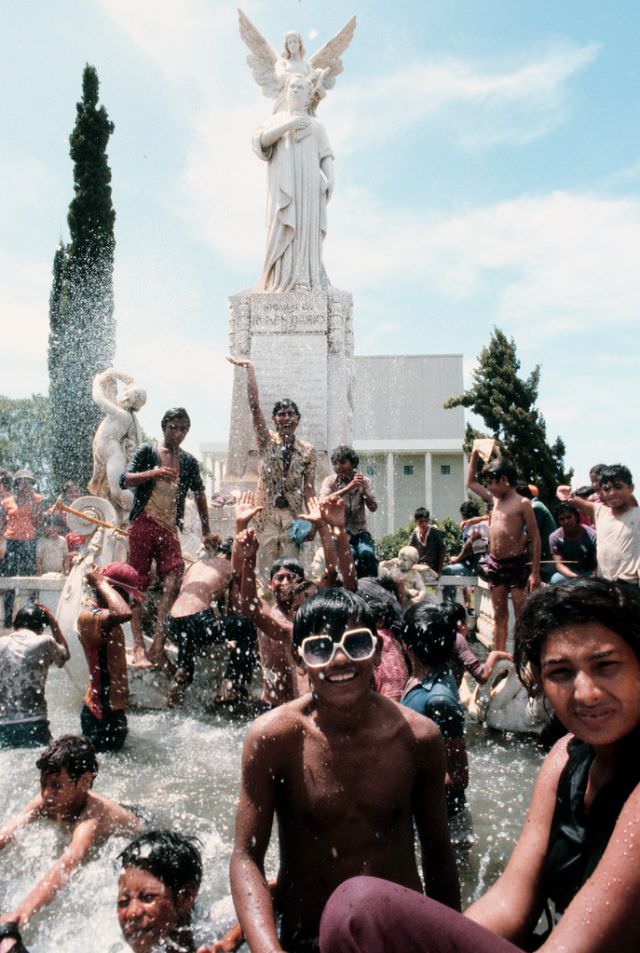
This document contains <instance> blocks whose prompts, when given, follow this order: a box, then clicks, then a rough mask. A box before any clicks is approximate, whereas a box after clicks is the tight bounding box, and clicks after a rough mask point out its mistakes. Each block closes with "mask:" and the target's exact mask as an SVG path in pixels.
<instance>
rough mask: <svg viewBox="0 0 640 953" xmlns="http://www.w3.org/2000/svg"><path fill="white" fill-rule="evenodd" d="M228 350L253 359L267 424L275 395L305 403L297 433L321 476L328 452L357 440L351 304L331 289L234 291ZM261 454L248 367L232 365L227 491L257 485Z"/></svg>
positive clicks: (343, 294)
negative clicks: (309, 445)
mask: <svg viewBox="0 0 640 953" xmlns="http://www.w3.org/2000/svg"><path fill="white" fill-rule="evenodd" d="M229 309H230V338H231V351H232V353H233V354H234V356H236V357H248V358H250V359H251V360H252V361H253V364H254V366H255V369H256V377H257V379H258V387H259V390H260V403H261V406H262V410H263V413H264V416H265V419H266V421H267V423H268V424H270V423H271V410H272V408H273V405H274V404H275V402H276V401H277V400H279V399H281V398H283V397H290V398H291V399H292V400H294V401H295V402H296V404H297V405H298V407H299V408H300V414H301V419H300V426H299V427H298V430H297V435H298V436H299V437H301V438H302V439H303V440H308V441H309V442H310V443H312V444H313V445H314V447H315V448H316V450H317V452H318V469H317V474H316V480H317V483H318V484H319V481H320V479H322V477H324V476H326V474H327V473H328V472H329V471H330V467H329V463H328V454H329V453H330V452H331V450H332V449H333V448H334V447H336V446H337V445H338V444H341V443H346V444H351V442H352V439H353V398H352V377H353V323H352V310H353V303H352V298H351V295H350V294H349V293H348V292H345V291H339V290H338V289H337V288H332V287H329V288H328V289H327V290H326V291H285V292H261V291H244V292H240V293H239V294H235V295H232V296H231V297H230V298H229ZM257 472H258V454H257V448H256V442H255V438H254V431H253V422H252V419H251V413H250V410H249V404H248V400H247V380H246V371H245V370H244V369H243V368H241V367H237V368H235V374H234V382H233V394H232V401H231V423H230V427H229V451H228V454H227V465H226V472H225V476H224V479H223V487H224V491H225V492H230V491H232V490H244V489H253V487H254V486H255V483H256V480H257Z"/></svg>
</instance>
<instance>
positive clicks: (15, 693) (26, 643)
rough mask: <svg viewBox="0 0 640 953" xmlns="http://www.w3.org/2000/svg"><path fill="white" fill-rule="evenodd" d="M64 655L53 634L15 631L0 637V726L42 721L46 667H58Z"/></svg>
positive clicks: (45, 707)
mask: <svg viewBox="0 0 640 953" xmlns="http://www.w3.org/2000/svg"><path fill="white" fill-rule="evenodd" d="M65 658H66V653H65V651H64V649H63V648H62V646H61V645H59V644H58V643H57V642H56V640H55V639H54V638H53V636H52V635H38V634H37V633H36V632H31V631H30V630H29V629H14V630H13V632H10V633H9V634H8V635H2V636H0V725H15V724H19V723H21V722H23V721H43V720H44V719H46V717H47V702H46V700H45V695H44V686H45V682H46V680H47V672H48V671H49V666H50V665H51V664H52V663H54V662H55V664H56V665H58V666H59V667H61V666H62V665H64V663H65Z"/></svg>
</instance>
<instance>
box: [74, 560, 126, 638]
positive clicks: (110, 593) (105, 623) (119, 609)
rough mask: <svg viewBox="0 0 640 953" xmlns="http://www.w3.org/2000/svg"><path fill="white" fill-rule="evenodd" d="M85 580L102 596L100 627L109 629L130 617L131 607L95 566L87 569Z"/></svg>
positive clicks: (121, 623)
mask: <svg viewBox="0 0 640 953" xmlns="http://www.w3.org/2000/svg"><path fill="white" fill-rule="evenodd" d="M85 578H86V580H87V582H88V583H89V585H90V586H93V588H94V589H95V590H96V592H97V593H99V595H100V596H101V597H102V600H103V603H104V604H103V606H102V609H101V612H100V621H101V623H102V627H103V628H106V629H111V628H113V626H115V625H123V624H124V623H125V622H129V621H130V619H131V608H130V607H129V605H128V603H127V602H126V601H125V600H124V599H123V598H122V596H121V595H120V593H119V592H118V591H117V590H116V589H114V587H113V586H112V585H110V584H109V580H108V579H107V578H106V577H105V576H103V575H102V574H101V572H100V570H99V569H98V568H97V567H94V568H92V569H90V570H89V572H88V573H87V575H86V577H85Z"/></svg>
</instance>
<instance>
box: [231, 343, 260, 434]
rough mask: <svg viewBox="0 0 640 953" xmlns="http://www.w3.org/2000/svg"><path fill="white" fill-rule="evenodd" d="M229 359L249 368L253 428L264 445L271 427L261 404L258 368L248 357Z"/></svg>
mask: <svg viewBox="0 0 640 953" xmlns="http://www.w3.org/2000/svg"><path fill="white" fill-rule="evenodd" d="M227 360H228V361H229V363H230V364H233V365H234V366H235V367H246V369H247V400H248V401H249V410H250V411H251V417H252V418H253V429H254V431H255V434H256V439H257V441H258V445H259V446H261V447H262V446H264V445H265V444H266V443H267V442H268V440H269V429H268V427H267V424H266V421H265V419H264V414H263V413H262V407H261V406H260V393H259V391H258V380H257V378H256V369H255V367H254V366H253V361H250V360H249V358H248V357H232V356H230V355H229V356H228V357H227Z"/></svg>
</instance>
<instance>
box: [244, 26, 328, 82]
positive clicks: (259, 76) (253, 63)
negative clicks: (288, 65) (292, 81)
mask: <svg viewBox="0 0 640 953" xmlns="http://www.w3.org/2000/svg"><path fill="white" fill-rule="evenodd" d="M238 19H239V21H240V36H241V37H242V39H243V40H244V42H245V43H246V44H247V46H248V47H249V49H250V50H251V53H250V54H249V56H247V63H248V64H249V66H250V67H251V72H252V73H253V78H254V79H255V81H256V83H257V84H258V85H259V86H260V87H262V92H263V93H264V95H265V96H268V97H269V98H270V99H276V98H277V96H278V93H279V92H280V82H279V80H278V79H277V77H276V71H275V65H276V61H277V59H278V55H277V53H276V52H275V50H274V49H273V47H272V46H271V44H270V43H268V42H267V40H265V38H264V37H263V36H262V34H261V33H259V32H258V30H256V28H255V27H254V25H253V23H252V22H251V20H250V19H249V17H248V16H246V15H245V14H244V13H243V12H242V10H238ZM327 46H328V44H327Z"/></svg>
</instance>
